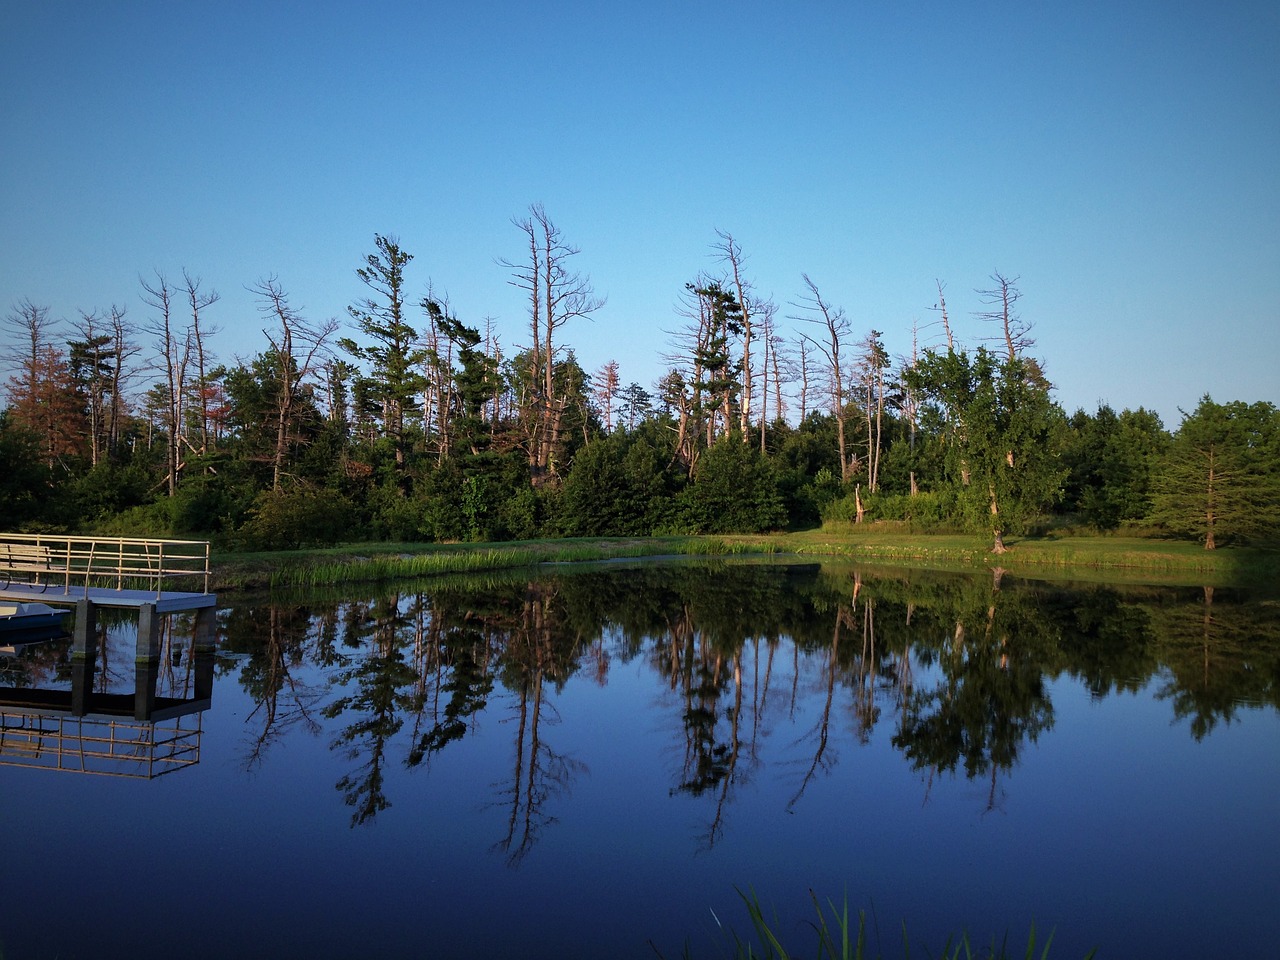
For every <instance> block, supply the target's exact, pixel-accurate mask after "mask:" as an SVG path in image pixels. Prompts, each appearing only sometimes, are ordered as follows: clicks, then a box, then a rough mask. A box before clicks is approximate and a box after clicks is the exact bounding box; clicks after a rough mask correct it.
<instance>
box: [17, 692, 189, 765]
mask: <svg viewBox="0 0 1280 960" xmlns="http://www.w3.org/2000/svg"><path fill="white" fill-rule="evenodd" d="M201 732H202V731H201V723H200V716H199V714H197V715H196V716H195V717H194V719H192V720H190V721H187V722H186V723H184V722H182V721H176V722H161V723H148V722H138V721H134V720H115V719H111V718H109V717H92V716H89V717H72V716H68V715H49V714H41V713H11V712H9V710H8V709H7V708H0V766H19V767H43V768H45V769H50V770H66V771H72V772H76V773H96V774H102V775H105V776H117V777H140V778H144V779H148V780H149V779H154V778H155V777H159V776H162V775H163V774H166V773H172V772H173V771H175V770H180V769H182V768H183V767H188V766H192V765H193V764H196V763H199V762H200V736H201Z"/></svg>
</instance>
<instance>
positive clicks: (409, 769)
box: [0, 561, 1280, 960]
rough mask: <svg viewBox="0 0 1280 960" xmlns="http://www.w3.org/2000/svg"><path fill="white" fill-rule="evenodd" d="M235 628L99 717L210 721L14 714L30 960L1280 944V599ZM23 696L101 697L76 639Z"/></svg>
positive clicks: (845, 595)
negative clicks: (764, 915) (864, 929)
mask: <svg viewBox="0 0 1280 960" xmlns="http://www.w3.org/2000/svg"><path fill="white" fill-rule="evenodd" d="M221 600H222V602H223V606H222V607H221V608H220V609H219V610H218V619H217V627H216V646H215V648H214V649H212V650H209V649H207V648H205V647H203V645H200V644H197V643H195V642H194V641H193V639H192V635H193V627H192V624H191V623H190V622H189V621H187V620H182V619H177V620H176V621H175V622H174V623H173V624H172V625H171V627H172V629H171V631H170V633H169V635H168V636H167V638H166V646H165V656H164V661H163V663H162V664H161V665H160V668H159V670H158V671H157V674H158V675H155V676H154V677H147V676H140V675H139V674H138V673H137V672H136V671H135V665H134V659H133V638H134V631H133V627H132V625H131V624H130V623H129V622H127V621H126V622H120V623H114V624H108V625H107V631H106V635H105V637H104V639H103V641H102V643H101V645H100V651H99V656H98V659H97V661H96V663H95V669H94V672H93V674H92V677H91V682H90V687H91V689H92V691H94V693H92V694H90V703H91V704H92V703H98V704H100V705H101V704H105V703H107V702H108V698H107V696H106V695H109V694H119V695H120V696H119V697H117V698H115V699H113V700H111V702H112V703H116V702H117V701H118V702H122V703H125V704H126V707H127V708H130V709H131V708H132V705H133V704H135V703H140V702H141V701H139V700H138V698H137V697H135V696H134V691H135V689H136V686H137V684H138V683H139V682H141V683H142V684H143V685H144V687H145V686H146V685H147V684H148V683H149V682H150V681H151V680H152V679H154V681H155V683H156V685H157V686H156V693H157V698H156V700H155V702H154V704H149V705H148V707H147V709H148V710H152V709H154V712H155V715H159V714H161V713H163V712H164V711H165V710H169V711H170V712H182V711H183V710H184V709H186V710H188V711H189V712H187V713H186V715H184V716H180V717H177V718H175V719H161V720H158V721H154V722H151V723H138V722H136V721H132V720H130V719H129V718H128V717H123V718H119V719H117V720H116V721H115V724H114V725H112V724H111V723H108V722H107V721H106V720H99V721H97V722H96V724H95V723H88V722H86V723H81V722H79V721H76V720H72V719H68V718H67V717H66V716H65V712H64V713H59V712H58V711H57V710H44V711H43V715H41V711H39V710H37V709H35V708H29V709H27V710H25V711H13V710H10V709H9V708H5V712H4V715H3V716H4V726H5V729H4V730H3V731H2V739H0V762H3V763H4V764H5V765H3V766H0V796H2V797H3V802H4V806H3V810H4V813H5V818H4V819H5V829H4V840H3V848H2V849H3V857H2V858H0V956H3V957H4V960H27V958H46V957H47V958H53V957H58V958H62V960H68V958H114V957H133V958H150V957H177V956H181V957H317V958H328V957H334V958H356V957H464V956H465V957H534V958H536V957H654V956H655V955H657V954H655V949H656V951H658V952H659V953H660V954H661V955H663V956H666V957H668V958H674V957H678V956H680V955H681V953H682V951H683V949H684V947H685V945H686V943H687V944H688V946H689V948H690V950H691V952H692V955H693V956H695V957H709V958H714V957H724V956H727V955H728V947H727V946H726V945H727V944H728V943H729V942H730V941H729V939H728V934H727V932H726V930H724V929H721V928H720V927H719V924H720V923H723V924H724V925H725V927H726V928H728V927H733V928H735V929H737V930H738V931H740V932H741V933H743V934H745V933H747V932H748V929H749V922H748V919H747V914H746V911H745V909H744V907H743V903H742V899H741V897H740V896H739V893H738V892H737V891H738V890H742V891H754V894H755V895H756V896H757V897H758V898H759V899H760V901H761V902H762V903H763V904H764V905H765V908H766V912H769V913H771V914H773V913H776V915H777V918H778V922H777V930H778V932H779V933H780V934H781V935H782V936H783V937H784V938H789V939H790V940H791V942H793V943H794V944H796V945H797V946H798V947H799V948H800V949H801V952H802V953H803V955H809V956H811V955H812V954H813V942H814V941H813V938H812V935H811V934H810V931H809V928H808V927H807V923H808V921H809V920H810V919H811V918H812V917H813V905H812V901H811V900H810V893H809V891H810V890H812V891H814V893H815V894H816V895H817V896H818V897H819V898H820V899H821V900H822V901H823V902H825V901H826V900H828V899H831V900H834V901H836V902H837V904H839V903H841V902H843V901H844V900H846V899H847V901H848V903H849V905H850V907H851V909H852V910H853V911H855V912H856V911H857V910H858V909H865V910H867V911H868V914H869V922H870V923H871V924H873V926H874V928H875V929H873V930H872V938H873V939H872V943H873V946H876V945H877V941H876V940H875V937H876V929H878V932H879V941H878V949H879V950H880V951H881V952H883V953H884V954H885V955H886V956H888V957H895V956H896V957H901V956H902V953H903V952H902V949H901V929H902V923H903V921H905V922H906V924H907V929H908V932H909V934H910V937H911V945H912V955H913V956H926V955H933V956H936V955H937V954H938V953H939V952H940V951H941V949H942V945H943V943H944V942H945V941H946V939H947V938H948V936H950V935H953V934H959V933H961V932H963V931H966V930H967V931H968V933H969V935H970V937H971V939H972V940H973V941H974V942H975V944H977V945H986V944H988V943H989V942H990V941H991V939H992V937H996V938H999V937H1001V936H1003V935H1004V934H1005V932H1006V931H1007V932H1008V933H1009V939H1010V943H1011V944H1013V945H1014V947H1015V949H1014V950H1013V952H1014V953H1015V954H1018V955H1021V948H1022V946H1024V945H1025V942H1026V936H1027V932H1028V930H1029V928H1030V925H1031V924H1032V922H1034V923H1035V925H1036V929H1037V931H1038V932H1039V933H1040V935H1041V942H1043V936H1044V934H1046V933H1047V932H1048V931H1049V930H1050V929H1054V930H1055V931H1056V933H1055V937H1054V943H1053V949H1052V951H1051V953H1050V956H1051V957H1053V958H1077V957H1082V956H1083V955H1084V953H1085V952H1086V951H1087V950H1088V949H1089V948H1090V947H1094V946H1097V947H1098V948H1099V954H1098V955H1099V957H1102V958H1127V957H1157V956H1160V957H1167V956H1185V957H1209V956H1240V957H1243V956H1254V957H1259V956H1271V955H1274V954H1275V950H1276V949H1277V944H1280V910H1277V899H1276V895H1277V893H1278V892H1280V710H1278V707H1277V704H1278V702H1280V600H1278V599H1277V596H1276V595H1266V594H1264V593H1260V592H1258V591H1256V590H1254V591H1247V590H1227V589H1222V588H1219V589H1217V590H1206V589H1198V588H1197V589H1187V588H1177V589H1175V588H1157V587H1120V586H1115V587H1111V586H1099V585H1082V586H1064V585H1061V584H1045V583H1037V582H1032V581H1023V580H1018V579H1015V578H1012V577H1009V576H1005V577H1003V578H1002V579H1001V580H1000V581H999V582H993V578H992V577H991V576H990V575H985V576H983V577H980V578H975V577H968V576H959V575H943V574H937V573H927V572H923V571H905V570H896V571H885V570H871V569H855V568H854V567H851V566H840V565H826V564H823V565H818V564H783V563H769V564H763V563H745V562H744V563H739V562H706V561H701V562H648V563H615V564H601V565H593V566H589V567H579V566H574V567H544V568H540V569H539V570H537V571H527V572H524V573H523V574H509V575H500V576H493V577H487V578H470V579H456V580H455V579H451V580H436V581H432V582H430V583H425V584H418V585H413V586H403V585H402V586H400V587H399V588H398V589H396V590H394V591H393V590H382V591H378V590H374V589H371V588H368V589H367V588H354V589H353V590H350V591H348V592H347V593H346V595H345V596H343V597H337V596H331V597H330V596H324V595H323V594H322V593H318V592H317V593H311V594H307V595H301V594H300V595H296V596H289V597H281V596H276V597H273V598H269V597H250V596H235V595H227V596H225V597H223V598H221ZM0 674H2V675H0V685H3V686H5V687H6V688H8V689H9V691H10V693H11V694H12V695H13V696H18V694H16V693H14V691H20V690H21V691H32V690H47V691H56V692H57V694H56V695H61V696H64V697H65V696H67V695H68V692H70V691H73V690H74V688H75V685H76V682H77V680H76V677H75V674H74V671H73V668H72V664H71V658H70V647H69V641H65V640H64V641H58V642H53V643H46V644H40V645H36V646H32V647H29V648H27V649H25V650H22V651H20V652H18V653H16V654H14V655H12V656H8V657H4V658H0ZM79 682H81V683H82V684H83V683H84V682H85V681H84V679H83V677H81V680H80V681H79ZM210 688H211V689H210ZM81 693H82V694H83V690H82V691H81ZM41 696H46V695H45V694H41ZM47 696H50V697H53V696H55V694H48V695H47ZM95 696H96V697H98V699H97V700H96V701H95V700H93V697H95ZM131 698H132V699H131ZM183 702H186V703H187V706H186V707H184V706H183ZM192 704H194V705H192ZM197 707H203V709H197ZM125 712H128V709H126V711H125ZM113 739H114V740H115V741H116V743H115V744H114V745H112V744H111V741H112V740H113ZM140 739H141V744H142V745H138V742H139V740H140ZM103 744H107V746H105V747H104V746H103ZM192 761H197V762H192ZM59 766H61V767H62V769H61V770H59V769H56V768H57V767H59ZM81 771H87V772H81ZM93 774H102V775H93ZM106 774H112V775H106ZM1037 955H1038V954H1037Z"/></svg>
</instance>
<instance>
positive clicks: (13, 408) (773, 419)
mask: <svg viewBox="0 0 1280 960" xmlns="http://www.w3.org/2000/svg"><path fill="white" fill-rule="evenodd" d="M513 223H514V224H515V226H516V227H517V228H518V229H519V230H520V231H521V233H522V234H523V235H524V240H525V241H526V243H527V254H526V256H525V258H523V259H519V260H516V261H502V263H503V265H504V267H506V268H507V269H508V270H509V271H510V276H511V282H512V284H513V285H515V286H517V287H519V288H520V289H522V290H524V291H525V292H526V294H527V295H528V317H527V320H528V329H527V336H526V337H525V338H524V342H523V343H520V344H518V345H515V346H514V347H508V346H506V345H504V344H502V343H501V342H500V339H499V338H498V337H497V336H496V335H495V334H494V332H493V330H492V329H491V328H490V326H489V325H488V324H487V323H486V324H479V323H474V322H472V323H468V322H467V321H466V320H465V319H463V318H459V317H457V316H455V315H454V313H453V311H452V309H451V307H450V305H449V304H448V303H447V302H446V301H444V300H442V299H440V298H438V297H437V296H435V294H434V293H433V291H432V290H431V289H430V287H429V286H428V287H427V289H425V291H424V290H421V289H417V288H415V286H414V283H415V281H414V279H413V277H412V275H411V264H412V261H413V255H412V254H411V253H409V252H408V251H405V250H404V249H402V248H401V247H400V245H399V242H398V241H397V240H395V239H394V238H391V237H387V236H377V237H375V238H374V244H373V251H372V252H371V253H369V254H368V255H367V257H366V258H365V260H364V261H363V262H362V263H361V264H360V265H358V266H357V267H356V268H355V273H356V275H357V278H358V279H359V281H360V282H361V283H362V284H363V286H364V288H365V291H366V296H365V297H363V298H362V299H360V300H359V301H357V302H355V303H352V304H351V305H350V307H349V308H348V314H349V316H348V318H347V323H346V324H345V325H344V324H342V323H340V322H339V321H338V320H336V319H331V320H328V321H316V320H314V319H310V318H307V317H305V316H303V315H302V314H301V313H300V312H299V311H298V310H296V309H295V308H294V307H293V306H292V305H291V303H290V297H289V294H288V293H287V292H286V290H285V288H284V286H283V285H282V284H281V282H280V281H279V280H278V278H276V277H265V278H262V279H260V280H258V281H256V282H255V283H253V284H252V285H250V286H249V287H248V289H249V290H250V291H251V292H252V293H253V294H254V296H255V297H256V299H257V301H258V305H259V307H260V310H261V314H260V320H261V323H262V327H261V330H262V340H261V344H262V347H261V349H260V351H259V352H258V353H257V354H256V355H254V356H252V357H249V358H246V359H243V360H241V359H237V360H234V361H225V360H224V361H219V359H218V352H217V351H218V335H219V333H220V330H219V328H218V327H217V326H216V325H215V321H216V320H219V319H222V318H218V317H217V315H216V311H217V304H218V301H219V296H218V294H217V293H216V292H215V291H213V290H211V289H209V288H207V287H206V286H204V285H203V283H202V281H201V280H200V278H199V277H195V276H193V275H191V274H189V273H187V272H186V271H184V272H183V275H182V278H181V280H180V281H173V280H171V279H169V278H168V277H166V276H165V275H163V274H161V273H156V274H155V275H154V276H153V277H151V278H141V279H140V281H139V282H140V284H141V290H142V293H141V299H142V302H143V304H144V305H145V309H146V315H145V316H143V317H140V318H138V317H133V316H131V315H129V312H128V311H127V310H125V309H122V308H119V307H115V306H112V307H110V308H108V309H105V310H103V309H92V310H82V311H81V312H80V314H79V316H78V318H76V319H74V320H67V319H65V318H59V319H54V318H51V317H50V315H49V311H48V309H47V308H45V307H42V306H39V305H37V304H35V303H33V302H31V301H30V300H22V301H20V302H18V303H15V304H13V306H12V308H11V311H10V312H9V313H8V315H7V316H6V317H5V318H4V331H5V336H4V343H5V345H6V347H5V353H4V357H3V359H4V361H5V363H6V370H7V372H8V377H7V380H6V382H5V384H4V388H5V389H4V399H5V401H6V407H5V409H4V410H3V411H0V466H2V467H3V469H2V470H0V496H2V497H3V500H4V503H5V509H6V523H5V527H6V528H7V529H9V530H18V531H59V532H97V533H108V534H109V533H114V534H121V535H181V536H200V537H209V538H213V539H215V540H217V541H219V542H220V543H222V544H223V545H225V546H227V547H231V548H243V549H282V548H286V549H287V548H294V547H302V546H312V545H324V544H332V543H336V542H344V541H356V540H369V539H386V540H396V541H477V542H478V541H497V540H513V539H529V538H534V537H562V536H647V535H654V534H678V533H735V532H743V533H747V532H761V531H768V530H778V529H787V528H791V529H795V528H803V527H808V526H815V525H817V524H820V523H831V524H838V523H841V522H849V523H895V524H898V525H900V526H902V527H903V528H905V529H910V530H912V531H929V530H939V531H947V532H956V531H967V532H972V533H973V534H974V535H975V536H982V537H984V538H987V539H988V540H989V541H990V543H991V546H992V548H993V549H994V550H996V551H1001V550H1003V549H1004V548H1005V544H1004V536H1005V534H1027V533H1035V532H1038V531H1045V530H1049V529H1057V530H1064V529H1065V530H1072V529H1075V530H1085V531H1091V532H1107V531H1115V530H1124V531H1125V532H1127V533H1134V532H1139V531H1145V532H1148V533H1151V534H1154V535H1161V536H1174V537H1187V538H1195V539H1197V540H1199V541H1200V542H1202V543H1204V545H1205V546H1206V547H1208V548H1210V549H1212V548H1214V547H1217V546H1221V545H1225V544H1233V543H1252V544H1262V545H1268V544H1274V543H1275V542H1276V541H1277V539H1278V538H1280V410H1277V408H1276V406H1275V405H1274V404H1271V403H1266V402H1257V403H1252V404H1249V403H1244V402H1239V401H1236V402H1230V403H1217V402H1215V401H1214V400H1213V399H1212V398H1210V397H1209V396H1207V395H1206V396H1205V397H1203V398H1202V399H1201V401H1200V403H1199V404H1198V406H1197V407H1196V408H1195V409H1194V410H1191V411H1189V412H1184V413H1183V418H1182V422H1181V423H1180V424H1178V425H1176V426H1175V427H1174V428H1172V429H1170V428H1169V427H1167V426H1166V425H1165V424H1163V423H1162V422H1161V420H1160V418H1159V416H1157V415H1156V414H1154V413H1152V412H1151V411H1149V410H1146V409H1143V408H1139V409H1137V410H1122V411H1119V412H1117V411H1115V410H1113V409H1111V408H1110V407H1109V406H1106V405H1105V404H1104V405H1101V406H1099V407H1098V409H1097V410H1096V411H1092V412H1089V411H1084V410H1077V411H1075V412H1074V413H1070V414H1068V413H1067V412H1066V411H1064V410H1063V409H1062V408H1061V407H1060V406H1059V404H1058V403H1057V402H1056V400H1055V399H1054V397H1053V385H1052V384H1051V383H1050V382H1049V380H1048V379H1047V378H1046V376H1045V374H1044V372H1043V371H1044V364H1043V361H1042V360H1041V359H1040V358H1038V357H1036V356H1035V353H1034V348H1035V343H1034V340H1033V339H1032V338H1031V336H1030V330H1031V326H1032V325H1031V324H1030V323H1028V322H1025V321H1024V320H1023V319H1022V316H1021V314H1020V311H1019V302H1020V300H1021V297H1022V293H1021V291H1020V290H1019V289H1018V287H1017V282H1016V278H1014V279H1010V278H1008V277H1006V276H1004V275H1002V274H1000V273H996V274H994V275H993V276H992V278H991V281H992V284H993V285H992V287H991V288H990V289H988V290H982V291H979V294H980V296H981V298H982V302H983V304H984V305H986V306H987V307H989V309H988V310H986V311H984V312H983V313H981V314H980V315H979V316H980V318H981V319H983V320H985V321H989V323H990V326H989V327H988V329H989V331H990V336H988V337H985V338H983V339H981V340H980V341H978V342H976V343H971V344H966V343H961V342H959V341H958V340H957V339H956V338H955V336H954V334H953V331H952V327H951V323H950V320H949V318H948V315H947V309H946V302H945V299H944V297H943V289H944V286H943V284H941V283H939V284H938V293H939V311H940V315H941V328H942V331H943V338H942V341H941V343H940V345H939V346H936V347H931V348H928V349H924V350H917V351H915V352H913V355H911V356H906V357H898V358H896V359H892V358H890V357H889V355H888V354H887V352H886V351H885V349H884V346H883V343H882V339H881V338H882V334H881V332H880V331H877V330H867V331H865V332H862V333H858V332H857V331H855V330H854V329H853V325H852V323H851V322H850V320H849V319H848V317H847V315H846V314H845V312H844V310H843V309H842V308H840V307H839V306H837V305H835V304H834V303H832V302H831V301H830V300H829V299H828V298H827V297H826V296H825V295H824V294H823V293H821V292H820V291H819V288H818V286H817V284H816V283H815V282H814V281H813V280H811V279H810V278H809V277H808V276H805V277H804V278H803V281H804V290H805V292H804V294H803V295H801V296H800V297H799V298H798V299H797V301H796V302H795V303H792V304H789V305H788V306H789V307H790V308H791V309H794V310H795V311H796V313H795V314H794V315H793V319H796V320H798V321H801V322H800V324H799V326H800V327H801V332H800V333H799V335H792V336H787V335H785V334H784V333H783V332H782V329H781V327H780V325H779V324H778V322H777V316H778V313H779V307H778V305H777V304H775V303H774V302H772V300H769V299H766V298H762V297H760V296H758V295H757V294H756V292H755V290H754V289H753V288H752V286H751V283H750V280H749V277H748V276H747V271H746V269H745V263H744V257H743V252H742V249H741V247H740V246H739V245H738V243H737V241H735V240H734V238H733V237H732V236H731V235H729V234H727V233H718V234H717V240H716V242H715V244H714V249H715V251H716V253H717V254H718V260H719V262H720V264H721V266H722V269H721V270H720V272H718V273H707V272H702V273H698V274H697V275H696V276H694V277H693V278H692V279H691V280H690V282H688V283H687V284H686V285H685V288H684V290H683V291H682V292H681V291H676V293H677V294H679V295H681V297H682V300H681V308H680V311H679V316H678V317H677V319H676V322H677V323H678V324H680V326H679V328H678V329H676V330H674V331H672V332H671V333H670V335H669V344H668V347H669V351H668V353H666V354H665V355H664V360H665V362H666V368H665V372H664V374H663V375H662V376H661V377H660V378H659V379H658V380H657V381H656V382H655V383H653V384H649V385H647V386H646V385H641V384H639V383H635V382H632V383H628V384H624V383H622V381H621V376H620V366H619V364H618V362H617V361H616V360H613V361H609V362H607V363H605V364H603V365H602V366H601V368H600V369H599V370H596V371H591V372H588V371H587V370H584V369H583V368H582V366H581V365H580V363H579V361H578V359H577V355H576V353H575V351H574V349H573V346H572V344H571V342H570V341H569V339H568V333H567V332H566V328H567V327H569V326H570V323H571V321H573V320H575V319H579V318H584V317H588V316H590V315H591V314H592V313H593V312H595V311H596V310H598V309H599V308H600V306H602V304H603V302H604V301H603V299H602V298H600V297H597V296H596V294H595V292H594V288H593V286H592V283H591V280H590V278H589V277H587V276H586V275H584V274H582V273H581V272H579V271H578V270H577V269H576V266H575V264H576V258H577V257H578V255H579V251H578V250H577V248H576V247H574V246H572V245H571V244H570V243H569V242H568V241H567V240H566V238H565V237H564V235H563V233H562V232H561V230H560V229H559V228H558V227H557V226H556V225H555V224H554V223H553V222H552V221H551V219H550V218H549V217H548V215H547V214H546V212H545V210H543V209H542V207H541V206H539V205H535V206H533V207H531V208H530V211H529V215H528V216H527V217H524V218H518V219H515V220H513ZM224 322H225V320H224ZM237 322H239V321H237Z"/></svg>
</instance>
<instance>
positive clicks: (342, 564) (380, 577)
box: [219, 537, 776, 588]
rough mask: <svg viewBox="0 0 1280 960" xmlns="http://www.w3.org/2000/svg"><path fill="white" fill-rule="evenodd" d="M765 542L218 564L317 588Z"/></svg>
mask: <svg viewBox="0 0 1280 960" xmlns="http://www.w3.org/2000/svg"><path fill="white" fill-rule="evenodd" d="M775 552H776V547H775V546H773V545H771V544H768V543H758V544H751V543H742V542H731V541H728V540H722V539H719V538H716V537H669V538H652V539H616V540H609V539H601V540H547V541H526V542H522V543H514V544H486V545H477V546H475V547H469V546H460V545H456V544H449V545H428V546H423V547H416V548H406V549H404V550H402V551H401V552H389V553H370V555H367V556H350V555H342V556H336V557H335V556H332V555H331V553H330V552H328V551H326V552H324V553H312V552H302V553H299V554H295V555H293V556H290V557H285V558H279V559H274V558H273V560H272V561H271V562H269V564H268V566H267V567H266V568H265V569H263V568H262V567H261V566H259V565H255V564H253V563H252V562H251V561H250V560H249V559H248V558H237V559H232V560H230V561H228V562H226V563H224V564H220V565H219V566H220V576H219V580H220V582H221V584H222V585H223V586H232V587H244V586H252V585H255V584H266V585H269V586H271V587H273V588H277V587H318V586H331V585H335V584H351V583H377V582H384V581H392V580H403V579H413V578H420V577H432V576H440V575H446V574H465V573H480V572H486V571H496V570H510V569H515V568H519V567H530V566H534V565H535V564H542V563H584V562H591V561H600V560H618V559H634V558H641V557H659V556H712V557H715V556H735V555H748V554H761V553H764V554H772V553H775Z"/></svg>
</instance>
